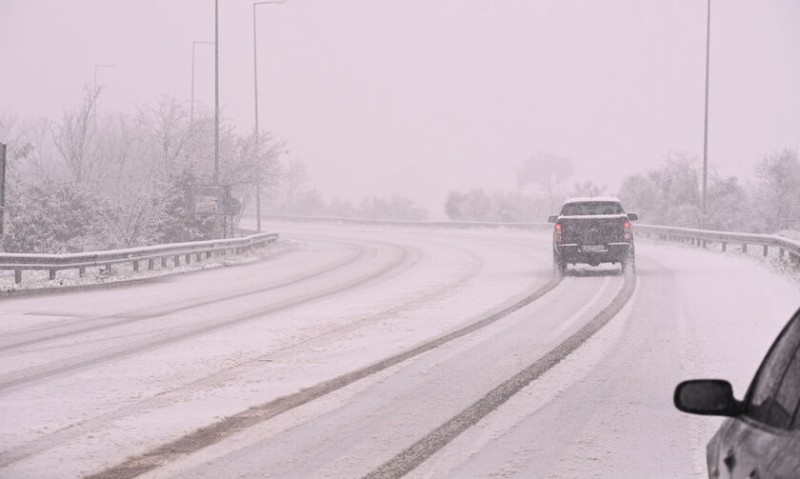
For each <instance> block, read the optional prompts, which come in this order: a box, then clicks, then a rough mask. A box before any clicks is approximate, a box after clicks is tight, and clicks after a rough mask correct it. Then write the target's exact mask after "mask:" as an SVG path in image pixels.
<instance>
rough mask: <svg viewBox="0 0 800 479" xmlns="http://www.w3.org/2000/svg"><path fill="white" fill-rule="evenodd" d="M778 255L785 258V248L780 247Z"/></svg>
mask: <svg viewBox="0 0 800 479" xmlns="http://www.w3.org/2000/svg"><path fill="white" fill-rule="evenodd" d="M778 256H780V257H781V258H783V248H778Z"/></svg>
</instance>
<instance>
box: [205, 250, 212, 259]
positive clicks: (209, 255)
mask: <svg viewBox="0 0 800 479" xmlns="http://www.w3.org/2000/svg"><path fill="white" fill-rule="evenodd" d="M210 257H211V251H207V252H206V259H208V258H210Z"/></svg>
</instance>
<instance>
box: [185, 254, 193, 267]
mask: <svg viewBox="0 0 800 479" xmlns="http://www.w3.org/2000/svg"><path fill="white" fill-rule="evenodd" d="M191 263H192V254H191V253H188V254H187V255H186V264H191Z"/></svg>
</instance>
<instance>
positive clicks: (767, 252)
mask: <svg viewBox="0 0 800 479" xmlns="http://www.w3.org/2000/svg"><path fill="white" fill-rule="evenodd" d="M767 256H769V247H768V246H767V245H764V257H765V258H766V257H767Z"/></svg>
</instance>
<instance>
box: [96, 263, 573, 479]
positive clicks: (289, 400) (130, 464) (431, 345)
mask: <svg viewBox="0 0 800 479" xmlns="http://www.w3.org/2000/svg"><path fill="white" fill-rule="evenodd" d="M561 279H562V278H560V277H553V278H552V279H551V280H550V281H549V282H548V283H546V284H545V285H544V286H542V287H541V288H539V289H538V290H536V291H535V292H533V293H532V294H530V295H528V296H526V297H525V298H523V299H521V300H519V301H517V302H515V303H513V304H512V305H510V306H507V307H505V308H503V309H501V310H500V311H497V312H495V313H493V314H491V315H489V316H487V317H485V318H483V319H481V320H478V321H475V322H473V323H471V324H469V325H467V326H464V327H462V328H460V329H457V330H455V331H453V332H451V333H448V334H445V335H443V336H439V337H438V338H436V339H433V340H431V341H428V342H425V343H423V344H420V345H419V346H416V347H414V348H412V349H409V350H407V351H405V352H403V353H400V354H396V355H393V356H389V357H387V358H385V359H383V360H381V361H378V362H377V363H375V364H373V365H371V366H367V367H364V368H361V369H358V370H355V371H352V372H350V373H346V374H343V375H341V376H338V377H335V378H333V379H329V380H327V381H323V382H321V383H318V384H316V385H314V386H311V387H308V388H306V389H303V390H301V391H299V392H297V393H294V394H290V395H287V396H283V397H280V398H277V399H274V400H272V401H269V402H267V403H264V404H261V405H258V406H254V407H251V408H250V409H247V410H245V411H242V412H240V413H238V414H235V415H233V416H229V417H226V418H223V419H222V420H220V421H218V422H215V423H213V424H211V425H209V426H206V427H203V428H200V429H198V430H196V431H195V432H193V433H190V434H187V435H185V436H183V437H181V438H179V439H177V440H175V441H172V442H169V443H166V444H164V445H162V446H160V447H157V448H156V449H153V450H151V451H150V452H147V453H145V454H143V455H141V456H137V457H134V458H131V459H128V460H126V461H124V462H122V463H120V464H118V465H117V466H114V467H111V468H109V469H106V470H103V471H100V472H98V473H96V474H93V475H91V476H87V479H112V478H113V479H126V478H133V477H136V476H139V475H141V474H144V473H145V472H148V471H151V470H153V469H156V468H158V467H160V466H162V465H164V464H166V463H169V462H171V461H174V460H176V459H179V458H181V457H184V456H186V455H188V454H191V453H194V452H197V451H199V450H201V449H203V448H205V447H208V446H211V445H213V444H215V443H217V442H219V441H221V440H223V439H225V438H227V437H230V436H232V435H233V434H236V433H237V432H239V431H241V430H243V429H246V428H248V427H251V426H254V425H256V424H259V423H261V422H264V421H266V420H268V419H271V418H273V417H275V416H278V415H280V414H282V413H285V412H287V411H290V410H292V409H295V408H297V407H299V406H302V405H304V404H307V403H309V402H311V401H313V400H315V399H318V398H320V397H322V396H325V395H327V394H330V393H332V392H334V391H336V390H339V389H342V388H344V387H346V386H348V385H350V384H352V383H354V382H356V381H359V380H361V379H364V378H366V377H369V376H371V375H374V374H376V373H379V372H381V371H383V370H385V369H388V368H390V367H392V366H395V365H397V364H400V363H402V362H404V361H406V360H409V359H411V358H414V357H416V356H419V355H421V354H423V353H425V352H428V351H430V350H432V349H435V348H438V347H439V346H442V345H444V344H446V343H449V342H451V341H454V340H456V339H459V338H461V337H464V336H467V335H469V334H471V333H473V332H475V331H479V330H481V329H483V328H485V327H487V326H489V325H490V324H492V323H495V322H497V321H499V320H500V319H502V318H504V317H506V316H508V315H510V314H511V313H514V312H516V311H518V310H520V309H522V308H524V307H525V306H528V305H529V304H531V303H533V302H534V301H536V300H537V299H539V298H541V297H542V296H544V295H545V294H546V293H548V292H550V291H552V290H553V289H555V287H556V286H558V285H559V284H560V283H561Z"/></svg>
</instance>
